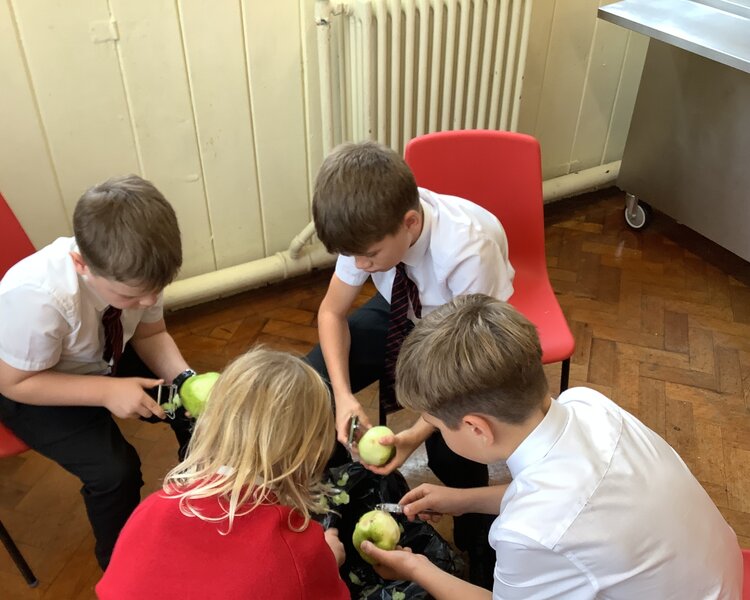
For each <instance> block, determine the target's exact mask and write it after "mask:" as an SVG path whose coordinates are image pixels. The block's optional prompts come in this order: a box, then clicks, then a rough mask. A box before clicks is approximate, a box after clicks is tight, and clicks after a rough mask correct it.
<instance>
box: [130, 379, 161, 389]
mask: <svg viewBox="0 0 750 600" xmlns="http://www.w3.org/2000/svg"><path fill="white" fill-rule="evenodd" d="M133 379H135V380H136V381H137V382H138V385H140V386H141V387H142V388H143V389H144V390H150V389H151V388H154V387H156V386H157V385H162V384H163V383H164V380H163V379H149V378H146V377H134V378H133Z"/></svg>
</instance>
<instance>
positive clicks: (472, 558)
mask: <svg viewBox="0 0 750 600" xmlns="http://www.w3.org/2000/svg"><path fill="white" fill-rule="evenodd" d="M425 448H426V450H427V464H428V466H429V467H430V469H431V470H432V472H433V473H435V475H436V476H437V478H438V479H440V481H442V482H443V483H444V484H445V485H447V486H448V487H454V488H474V487H483V486H486V485H487V484H488V483H489V473H488V470H487V465H483V464H481V463H477V462H474V461H472V460H469V459H467V458H464V457H463V456H459V455H458V454H456V453H455V452H453V451H452V450H451V449H450V448H448V446H447V445H446V443H445V440H444V439H443V436H442V435H441V434H440V432H439V431H436V432H435V433H433V434H432V435H431V436H430V437H429V438H427V440H426V441H425ZM499 508H500V507H499V506H498V510H499ZM494 520H495V517H494V516H493V515H482V514H476V513H469V514H465V515H461V516H460V517H454V519H453V539H454V541H455V543H456V546H458V548H460V549H461V550H465V551H467V552H468V553H469V564H470V576H469V578H470V580H471V582H472V583H474V584H476V585H479V586H482V587H484V588H485V589H488V590H491V589H492V585H493V571H494V567H495V551H494V550H493V549H492V547H491V546H490V544H489V540H488V536H489V532H490V526H491V525H492V522H493V521H494Z"/></svg>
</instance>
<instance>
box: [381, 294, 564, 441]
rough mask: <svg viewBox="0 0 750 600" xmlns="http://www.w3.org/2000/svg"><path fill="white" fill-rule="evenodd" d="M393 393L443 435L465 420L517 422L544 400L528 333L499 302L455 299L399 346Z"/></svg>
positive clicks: (537, 352) (535, 341)
mask: <svg viewBox="0 0 750 600" xmlns="http://www.w3.org/2000/svg"><path fill="white" fill-rule="evenodd" d="M396 394H397V397H398V399H399V402H400V403H401V404H402V405H403V406H404V407H407V408H411V409H412V410H415V411H418V412H424V413H427V414H429V415H433V416H435V417H437V418H438V419H440V420H441V421H443V422H444V423H445V424H446V426H448V427H449V428H451V429H456V428H458V426H459V425H460V423H461V419H462V418H463V417H465V416H466V415H468V414H482V415H488V416H491V417H495V418H496V419H498V420H499V421H501V422H505V423H511V424H519V423H523V422H524V421H525V420H526V419H527V418H528V417H530V416H531V414H532V413H533V412H534V410H536V409H537V408H538V407H539V406H541V404H542V402H543V401H544V400H545V398H546V396H547V395H548V394H549V386H548V384H547V378H546V377H545V374H544V369H543V368H542V348H541V346H540V344H539V336H538V335H537V331H536V327H534V325H533V324H532V323H531V322H530V321H529V320H528V319H526V317H524V316H523V315H521V313H519V312H518V311H517V310H516V309H514V308H513V307H512V306H511V305H510V304H508V303H506V302H502V301H501V300H497V299H495V298H491V297H489V296H486V295H484V294H470V295H466V296H459V297H457V298H456V299H454V300H453V301H452V302H449V303H448V304H445V305H443V306H441V307H440V308H438V309H437V310H435V311H434V312H432V313H430V314H429V315H427V316H426V317H424V318H423V319H421V320H420V321H419V322H418V323H417V325H416V327H415V328H414V330H413V331H412V332H411V333H410V334H409V336H408V337H407V338H406V340H405V341H404V344H403V346H402V347H401V352H400V353H399V357H398V362H397V365H396Z"/></svg>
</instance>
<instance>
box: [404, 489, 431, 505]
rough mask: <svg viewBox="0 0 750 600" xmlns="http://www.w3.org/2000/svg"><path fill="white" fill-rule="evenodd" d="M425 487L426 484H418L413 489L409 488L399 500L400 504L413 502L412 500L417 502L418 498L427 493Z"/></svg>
mask: <svg viewBox="0 0 750 600" xmlns="http://www.w3.org/2000/svg"><path fill="white" fill-rule="evenodd" d="M427 489H429V488H426V487H425V484H421V485H418V486H417V487H415V488H414V489H413V490H409V491H408V492H406V493H405V494H404V497H403V498H401V500H399V501H398V503H399V504H403V505H406V504H411V503H412V502H415V501H416V500H419V499H420V498H424V496H425V493H426V491H427Z"/></svg>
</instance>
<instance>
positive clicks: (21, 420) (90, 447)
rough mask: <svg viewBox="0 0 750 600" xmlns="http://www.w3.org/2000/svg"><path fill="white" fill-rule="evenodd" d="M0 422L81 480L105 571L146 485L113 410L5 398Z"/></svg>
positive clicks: (2, 402) (87, 510)
mask: <svg viewBox="0 0 750 600" xmlns="http://www.w3.org/2000/svg"><path fill="white" fill-rule="evenodd" d="M0 420H2V421H3V422H4V423H5V424H6V425H7V426H8V427H9V428H10V429H11V430H12V431H13V432H14V433H15V434H16V435H17V436H18V437H19V438H21V439H22V440H23V441H24V442H26V444H28V445H29V446H30V447H31V448H33V449H34V450H36V451H37V452H39V453H40V454H42V455H44V456H46V457H48V458H50V459H52V460H54V461H55V462H56V463H58V464H59V465H60V466H62V467H63V468H64V469H65V470H67V471H69V472H70V473H72V474H73V475H75V476H76V477H78V478H79V479H80V480H81V482H82V483H83V487H82V488H81V494H82V496H83V500H84V503H85V505H86V512H87V513H88V517H89V521H90V522H91V527H92V529H93V531H94V537H95V538H96V548H95V553H96V558H97V561H98V562H99V565H100V566H101V567H102V569H105V568H106V566H107V564H108V563H109V558H110V555H111V554H112V548H113V547H114V544H115V541H116V540H117V536H118V535H119V533H120V530H121V529H122V526H123V525H124V524H125V521H127V519H128V517H129V516H130V513H132V512H133V509H134V508H135V507H136V506H137V505H138V502H140V489H141V486H142V485H143V481H142V479H141V471H140V466H141V463H140V460H139V458H138V454H137V453H136V451H135V449H134V448H133V447H132V446H131V445H130V444H129V443H128V442H127V441H126V440H125V438H124V437H123V436H122V434H121V433H120V430H119V428H118V427H117V425H116V423H115V422H114V420H113V419H112V416H111V414H110V413H109V411H108V410H106V409H104V408H99V407H81V406H32V405H28V404H20V403H16V402H13V401H12V400H8V399H7V398H4V397H2V396H0Z"/></svg>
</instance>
